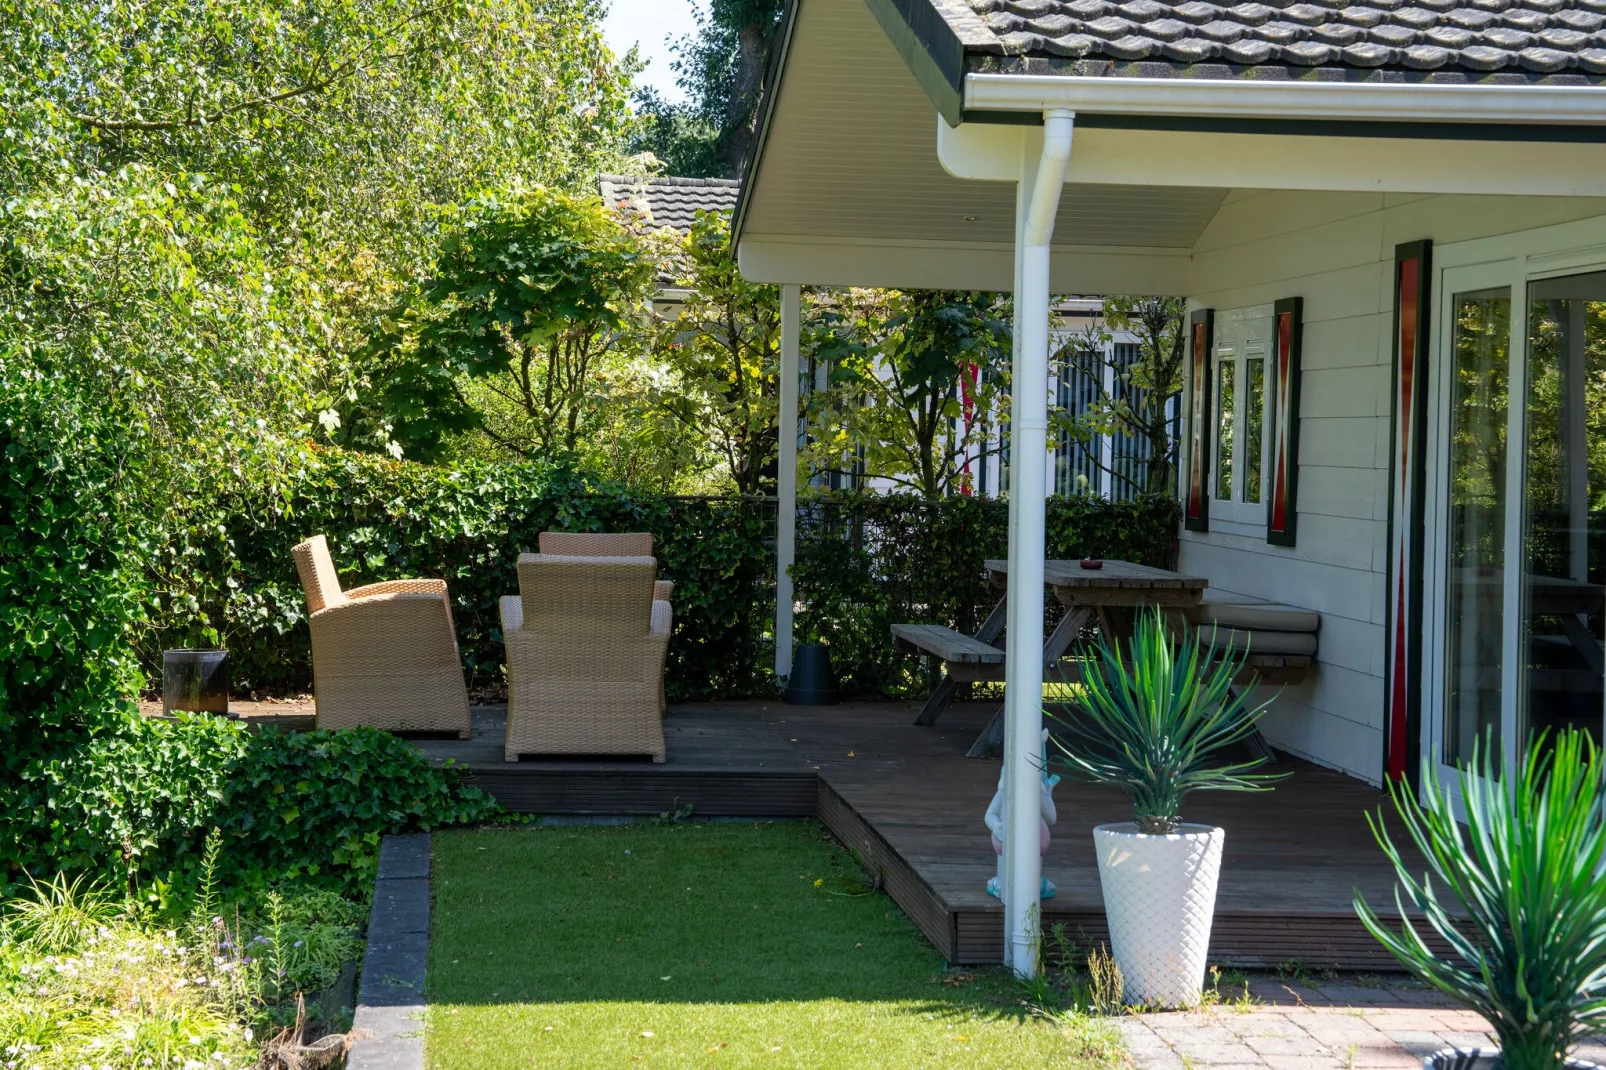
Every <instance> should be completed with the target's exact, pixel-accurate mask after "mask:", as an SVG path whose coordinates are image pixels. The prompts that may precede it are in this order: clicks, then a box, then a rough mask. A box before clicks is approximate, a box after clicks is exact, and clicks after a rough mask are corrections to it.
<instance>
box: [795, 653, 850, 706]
mask: <svg viewBox="0 0 1606 1070" xmlns="http://www.w3.org/2000/svg"><path fill="white" fill-rule="evenodd" d="M781 697H782V698H783V699H785V700H786V701H787V702H789V703H791V704H792V705H794V706H835V705H836V704H837V702H838V701H840V700H839V699H838V697H837V690H836V673H834V672H832V671H831V648H830V647H828V646H826V645H825V644H824V643H804V644H803V645H802V646H800V647H798V648H797V651H796V652H795V653H794V654H793V655H792V675H791V676H789V677H787V680H786V693H785V694H783V695H782V696H781Z"/></svg>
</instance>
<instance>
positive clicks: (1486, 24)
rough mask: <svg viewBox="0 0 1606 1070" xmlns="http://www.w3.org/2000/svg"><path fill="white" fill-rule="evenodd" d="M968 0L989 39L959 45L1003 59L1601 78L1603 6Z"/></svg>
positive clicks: (1514, 0) (1603, 0)
mask: <svg viewBox="0 0 1606 1070" xmlns="http://www.w3.org/2000/svg"><path fill="white" fill-rule="evenodd" d="M965 2H966V3H967V5H968V7H969V9H970V12H971V13H972V14H973V15H974V16H976V17H978V18H980V19H981V20H982V21H983V22H984V23H985V24H986V26H987V27H988V29H989V30H990V31H991V32H992V35H993V40H992V43H991V44H983V43H979V42H974V41H972V42H968V43H967V50H968V51H972V52H980V53H983V54H991V55H994V56H997V57H1001V58H1009V57H1013V58H1015V59H1027V60H1031V59H1039V58H1041V59H1058V60H1061V61H1075V60H1083V59H1088V60H1108V61H1120V62H1123V63H1127V64H1132V63H1141V64H1143V65H1145V66H1150V65H1155V64H1170V65H1173V66H1184V67H1195V66H1198V65H1205V64H1208V65H1214V66H1218V67H1222V68H1224V72H1223V73H1225V74H1226V75H1227V76H1233V74H1232V73H1231V72H1229V71H1227V70H1226V69H1228V68H1230V69H1232V71H1236V70H1238V69H1259V70H1266V69H1269V68H1276V67H1282V68H1286V69H1289V71H1290V73H1292V72H1293V71H1294V70H1297V69H1300V68H1303V69H1305V70H1311V69H1316V68H1323V67H1332V68H1341V69H1345V70H1355V69H1362V70H1378V69H1397V70H1402V71H1408V72H1415V73H1418V74H1423V73H1427V72H1431V71H1459V72H1462V73H1464V74H1466V75H1470V76H1473V77H1477V78H1486V77H1488V76H1490V75H1494V74H1496V73H1504V74H1508V75H1509V74H1518V75H1526V76H1528V77H1525V78H1523V79H1522V80H1523V81H1533V80H1536V78H1535V77H1534V76H1539V77H1540V78H1548V77H1549V76H1556V75H1563V76H1565V75H1567V74H1568V73H1569V72H1574V73H1576V74H1578V75H1583V76H1585V77H1584V78H1582V79H1581V80H1585V81H1590V82H1594V81H1596V79H1595V78H1592V77H1588V76H1599V75H1606V0H1243V2H1240V3H1219V4H1218V3H1210V2H1208V0H965ZM944 6H951V5H948V4H945V5H944ZM967 22H968V20H967ZM1059 69H1060V70H1061V71H1062V72H1063V73H1066V74H1095V73H1104V74H1110V73H1124V72H1115V71H1109V70H1097V71H1095V70H1085V71H1084V70H1077V69H1074V68H1073V67H1071V66H1069V65H1062V66H1061V67H1060V68H1059ZM1217 76H1218V77H1219V76H1221V75H1217Z"/></svg>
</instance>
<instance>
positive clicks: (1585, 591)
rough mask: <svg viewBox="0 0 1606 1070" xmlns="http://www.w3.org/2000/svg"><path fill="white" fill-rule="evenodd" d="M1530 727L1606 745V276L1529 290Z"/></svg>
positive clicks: (1526, 640) (1526, 629)
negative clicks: (1575, 731) (1605, 721)
mask: <svg viewBox="0 0 1606 1070" xmlns="http://www.w3.org/2000/svg"><path fill="white" fill-rule="evenodd" d="M1527 453H1528V457H1527V460H1528V468H1527V471H1526V472H1525V474H1524V483H1523V486H1524V494H1525V497H1526V501H1525V503H1524V504H1525V506H1526V528H1527V541H1526V551H1525V552H1526V562H1527V567H1526V569H1525V570H1524V575H1525V581H1524V591H1523V606H1524V608H1523V636H1522V639H1523V645H1524V648H1525V650H1524V658H1525V664H1524V669H1525V674H1526V677H1527V682H1526V694H1525V702H1524V720H1525V721H1526V723H1527V727H1528V728H1531V729H1534V730H1540V729H1549V730H1551V731H1553V732H1554V731H1558V730H1561V729H1565V728H1568V727H1579V728H1583V729H1585V730H1587V731H1588V732H1589V733H1590V734H1591V735H1592V736H1593V737H1594V738H1595V741H1596V742H1597V743H1599V742H1600V740H1601V709H1602V699H1603V697H1606V696H1603V691H1606V686H1603V681H1606V677H1603V675H1602V664H1603V658H1602V637H1603V636H1606V630H1603V627H1602V623H1603V622H1602V612H1601V610H1602V600H1603V599H1602V595H1603V591H1606V588H1603V587H1602V583H1606V554H1603V552H1602V551H1603V545H1602V542H1601V540H1602V537H1603V536H1606V272H1596V273H1594V274H1590V275H1573V276H1569V277H1567V278H1560V279H1546V280H1544V281H1543V282H1536V283H1534V284H1533V285H1531V286H1530V287H1529V288H1528V449H1527Z"/></svg>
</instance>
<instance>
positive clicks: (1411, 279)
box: [1388, 258, 1421, 780]
mask: <svg viewBox="0 0 1606 1070" xmlns="http://www.w3.org/2000/svg"><path fill="white" fill-rule="evenodd" d="M1420 266H1421V264H1420V261H1418V260H1416V259H1415V258H1412V259H1409V260H1402V261H1400V263H1399V268H1398V271H1399V276H1398V278H1397V279H1396V280H1395V281H1396V284H1397V287H1398V290H1397V295H1398V304H1397V305H1396V307H1397V308H1398V309H1399V310H1400V335H1399V339H1398V344H1399V347H1400V350H1399V352H1400V382H1399V428H1398V434H1399V454H1398V456H1397V457H1396V463H1397V464H1398V466H1399V467H1398V470H1397V471H1396V472H1395V486H1396V487H1397V488H1398V492H1397V493H1396V494H1395V496H1394V513H1395V515H1394V571H1395V577H1396V582H1395V591H1394V637H1393V638H1394V658H1393V665H1391V666H1390V675H1391V679H1390V689H1389V690H1390V694H1389V724H1388V775H1389V776H1390V777H1392V778H1393V779H1395V780H1401V779H1404V777H1405V770H1406V762H1407V761H1408V760H1409V756H1408V755H1407V754H1406V753H1405V751H1406V746H1407V744H1408V743H1409V740H1407V738H1406V723H1405V722H1406V710H1407V707H1408V705H1409V697H1410V696H1409V689H1410V681H1409V680H1407V679H1406V668H1407V660H1408V654H1409V643H1410V635H1409V633H1408V631H1407V616H1408V610H1409V608H1410V607H1409V606H1408V605H1407V602H1406V582H1405V581H1406V569H1407V568H1408V567H1409V565H1410V560H1409V555H1408V553H1407V547H1408V546H1409V545H1410V537H1411V533H1410V531H1409V530H1408V527H1409V524H1410V522H1411V518H1410V516H1409V515H1408V514H1409V511H1410V502H1411V499H1412V495H1413V492H1414V491H1415V488H1414V487H1412V486H1411V475H1412V471H1413V467H1412V464H1411V460H1412V456H1413V453H1414V451H1415V448H1416V443H1415V440H1414V439H1415V435H1414V432H1415V426H1414V423H1413V421H1414V419H1415V416H1416V391H1417V382H1416V358H1417V353H1416V337H1417V321H1418V315H1419V312H1420V309H1419V307H1418V305H1419V303H1420V296H1421V294H1420V291H1421V280H1420V274H1421V272H1420V270H1419V269H1420Z"/></svg>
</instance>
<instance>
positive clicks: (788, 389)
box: [775, 283, 803, 684]
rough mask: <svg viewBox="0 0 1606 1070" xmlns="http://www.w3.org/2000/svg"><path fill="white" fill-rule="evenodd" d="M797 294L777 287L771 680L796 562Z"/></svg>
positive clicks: (785, 662) (785, 672) (779, 677)
mask: <svg viewBox="0 0 1606 1070" xmlns="http://www.w3.org/2000/svg"><path fill="white" fill-rule="evenodd" d="M802 295H803V288H802V287H801V286H800V285H798V284H797V283H786V284H784V285H783V286H782V287H781V411H780V414H779V415H778V416H777V417H776V430H777V433H778V434H779V436H780V447H781V449H780V457H779V459H778V460H777V461H776V470H775V510H776V513H775V680H776V683H778V684H779V683H784V682H785V681H786V678H787V677H789V676H791V675H792V605H793V595H792V573H791V568H792V562H793V561H795V560H796V559H797V374H798V371H797V369H798V353H797V351H798V337H799V334H800V333H801V332H800V327H801V323H800V320H801V314H802V309H801V304H802V300H803V296H802Z"/></svg>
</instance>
